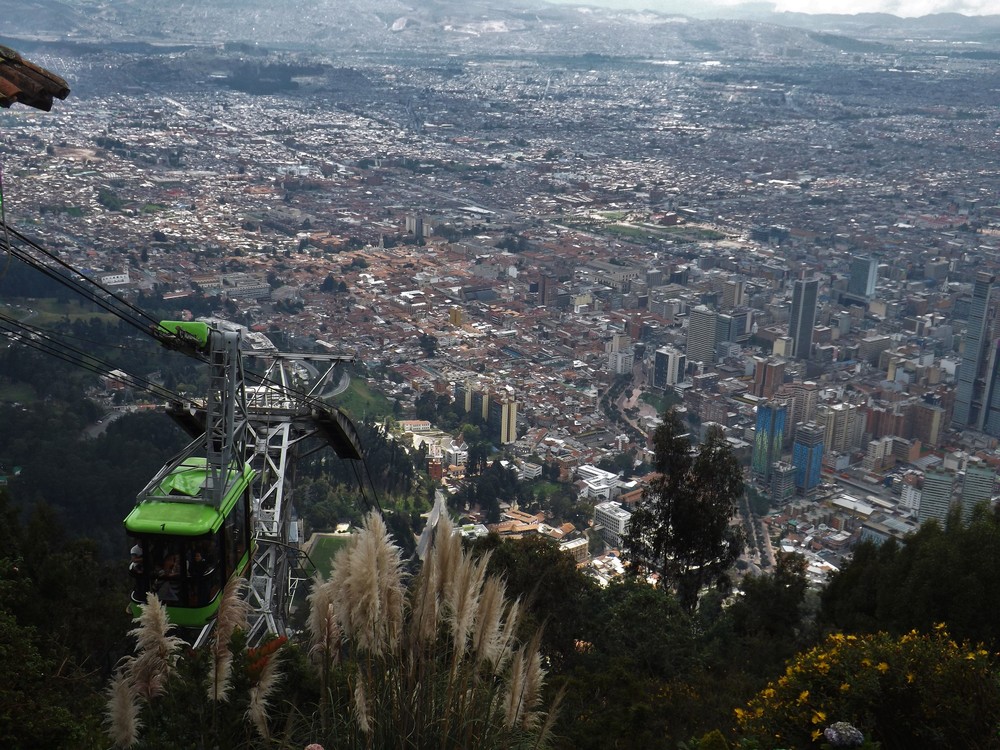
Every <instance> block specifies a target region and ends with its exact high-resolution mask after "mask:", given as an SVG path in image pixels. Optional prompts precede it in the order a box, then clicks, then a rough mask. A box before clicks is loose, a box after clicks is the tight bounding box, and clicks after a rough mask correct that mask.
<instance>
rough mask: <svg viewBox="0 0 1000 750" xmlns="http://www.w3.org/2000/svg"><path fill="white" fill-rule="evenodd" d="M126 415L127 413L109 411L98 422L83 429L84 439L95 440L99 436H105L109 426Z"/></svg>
mask: <svg viewBox="0 0 1000 750" xmlns="http://www.w3.org/2000/svg"><path fill="white" fill-rule="evenodd" d="M124 415H125V412H123V411H109V412H108V413H107V414H105V415H104V416H103V417H101V418H100V419H99V420H97V422H95V423H94V424H92V425H90V426H89V427H85V428H84V429H83V434H84V437H88V438H95V437H97V436H98V435H103V434H104V431H105V430H106V429H108V425H109V424H111V423H112V422H114V421H115V420H116V419H121V418H122V417H123V416H124Z"/></svg>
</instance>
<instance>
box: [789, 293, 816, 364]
mask: <svg viewBox="0 0 1000 750" xmlns="http://www.w3.org/2000/svg"><path fill="white" fill-rule="evenodd" d="M818 299H819V279H797V280H796V281H795V284H794V285H793V286H792V311H791V316H790V317H789V320H788V336H789V338H791V339H792V356H794V357H796V358H797V359H809V355H810V353H811V351H812V340H813V328H814V327H815V326H816V301H817V300H818Z"/></svg>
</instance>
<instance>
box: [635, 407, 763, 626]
mask: <svg viewBox="0 0 1000 750" xmlns="http://www.w3.org/2000/svg"><path fill="white" fill-rule="evenodd" d="M653 447H654V452H655V467H654V468H655V469H656V471H657V472H659V474H658V476H657V477H656V478H655V479H653V480H652V481H651V482H650V484H649V487H648V488H647V490H646V492H645V493H644V494H643V497H642V500H640V502H639V504H638V507H637V508H636V511H635V513H633V514H632V518H631V520H630V521H629V526H628V531H627V534H626V539H625V545H624V546H625V557H626V560H627V561H628V563H629V567H630V570H631V571H632V572H633V573H635V574H639V573H644V574H648V573H658V574H659V575H660V577H661V578H662V579H663V581H664V582H665V583H666V584H668V585H669V586H671V587H672V588H673V589H675V590H676V592H677V597H678V599H679V600H680V602H681V605H682V606H683V607H684V608H685V609H686V610H688V611H692V610H694V608H695V606H696V605H697V604H698V592H699V591H700V590H701V588H702V586H704V585H706V584H707V583H715V584H716V585H718V586H724V585H727V584H728V580H729V579H728V575H727V573H728V571H729V569H730V568H731V567H732V564H733V563H734V562H735V561H736V558H737V557H739V555H740V553H741V552H742V551H743V543H744V540H743V532H742V529H740V528H739V527H738V526H735V525H733V524H732V523H731V519H732V517H733V515H734V514H735V513H736V507H737V503H738V502H739V499H740V497H741V496H742V494H743V472H742V469H741V468H740V464H739V461H738V460H737V459H736V457H735V456H734V455H733V452H732V450H731V449H730V448H729V445H728V444H727V443H726V440H725V437H724V436H723V434H722V431H721V430H719V429H712V430H709V433H708V435H707V436H706V439H705V442H703V443H702V444H701V446H699V448H698V449H697V450H696V451H694V452H693V451H692V448H691V443H690V441H689V440H688V438H687V435H686V430H685V429H684V425H683V424H682V423H681V420H680V417H679V416H677V413H676V412H675V411H673V410H670V411H668V412H667V413H666V414H665V415H664V420H663V424H662V425H660V426H659V427H658V428H657V429H656V432H655V434H654V435H653Z"/></svg>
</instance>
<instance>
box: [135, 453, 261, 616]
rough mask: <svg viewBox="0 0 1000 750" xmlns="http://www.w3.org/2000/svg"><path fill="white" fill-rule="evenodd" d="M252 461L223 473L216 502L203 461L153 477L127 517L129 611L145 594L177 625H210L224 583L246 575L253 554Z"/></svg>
mask: <svg viewBox="0 0 1000 750" xmlns="http://www.w3.org/2000/svg"><path fill="white" fill-rule="evenodd" d="M255 475H256V472H254V470H253V469H252V468H250V466H249V465H243V467H242V469H239V468H231V469H230V470H229V471H228V472H226V477H225V483H226V488H225V491H224V494H223V495H222V501H221V503H219V505H218V507H216V504H215V503H213V502H211V501H209V500H208V499H207V497H208V495H209V493H208V492H207V489H208V485H209V484H210V476H211V471H210V469H209V467H208V463H207V460H206V459H205V458H199V457H187V458H185V459H184V460H182V461H180V462H179V463H178V464H176V465H174V466H173V467H172V468H169V469H168V470H167V471H166V472H165V473H164V474H163V475H162V476H158V477H157V478H156V479H154V480H153V482H151V483H150V485H149V486H148V487H147V488H146V490H144V491H143V493H142V494H141V495H140V496H139V499H138V502H137V504H136V506H135V508H133V509H132V512H131V513H129V514H128V516H127V517H126V518H125V530H126V531H127V532H128V535H129V538H130V542H131V544H132V563H131V565H130V568H129V570H130V572H131V574H132V576H133V579H134V587H133V591H132V597H131V598H132V601H131V604H130V607H131V610H132V614H133V615H134V616H138V615H139V614H140V605H143V604H145V603H146V596H147V594H148V593H150V592H152V593H155V594H156V595H157V596H158V597H159V599H160V601H161V602H163V604H165V605H166V608H167V614H168V616H169V617H170V621H171V622H172V623H174V624H176V625H178V626H180V627H191V628H200V627H203V626H205V625H207V624H208V623H209V622H210V621H211V620H212V618H213V617H214V616H215V614H216V612H217V610H218V608H219V599H220V597H221V594H222V589H223V587H225V585H226V582H227V581H228V580H229V579H230V578H231V577H232V576H234V575H245V574H246V573H247V570H248V568H249V566H250V561H251V557H252V555H253V550H252V546H253V541H252V535H251V526H250V524H251V518H250V486H251V483H252V482H253V479H254V477H255Z"/></svg>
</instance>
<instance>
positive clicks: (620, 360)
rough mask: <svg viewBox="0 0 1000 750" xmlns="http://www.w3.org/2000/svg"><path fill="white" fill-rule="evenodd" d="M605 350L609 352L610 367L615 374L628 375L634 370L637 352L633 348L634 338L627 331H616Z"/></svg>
mask: <svg viewBox="0 0 1000 750" xmlns="http://www.w3.org/2000/svg"><path fill="white" fill-rule="evenodd" d="M605 350H606V351H607V354H608V369H609V370H611V372H613V373H614V374H615V375H627V374H628V373H630V372H632V365H633V364H634V361H635V354H634V353H633V350H632V339H631V337H629V335H628V334H627V333H616V334H613V335H612V336H611V341H609V342H608V344H607V346H606V347H605Z"/></svg>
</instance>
